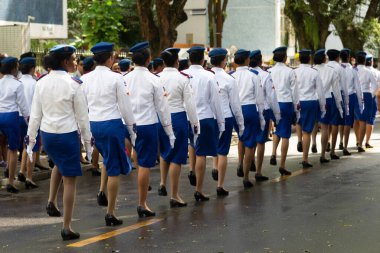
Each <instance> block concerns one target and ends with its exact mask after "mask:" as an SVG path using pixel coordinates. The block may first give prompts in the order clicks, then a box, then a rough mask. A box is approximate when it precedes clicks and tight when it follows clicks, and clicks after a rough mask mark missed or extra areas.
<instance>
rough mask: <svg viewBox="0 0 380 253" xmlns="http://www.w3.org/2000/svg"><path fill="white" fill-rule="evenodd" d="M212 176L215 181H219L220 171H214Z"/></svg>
mask: <svg viewBox="0 0 380 253" xmlns="http://www.w3.org/2000/svg"><path fill="white" fill-rule="evenodd" d="M211 176H212V179H214V180H215V181H218V170H217V169H212V171H211Z"/></svg>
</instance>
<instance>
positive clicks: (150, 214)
mask: <svg viewBox="0 0 380 253" xmlns="http://www.w3.org/2000/svg"><path fill="white" fill-rule="evenodd" d="M137 214H138V215H139V217H140V218H143V217H153V216H156V213H155V212H152V211H150V210H148V209H144V208H143V207H142V206H138V207H137Z"/></svg>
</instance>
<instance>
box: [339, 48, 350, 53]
mask: <svg viewBox="0 0 380 253" xmlns="http://www.w3.org/2000/svg"><path fill="white" fill-rule="evenodd" d="M340 52H341V53H347V54H350V53H351V49H349V48H343V49H342V50H340Z"/></svg>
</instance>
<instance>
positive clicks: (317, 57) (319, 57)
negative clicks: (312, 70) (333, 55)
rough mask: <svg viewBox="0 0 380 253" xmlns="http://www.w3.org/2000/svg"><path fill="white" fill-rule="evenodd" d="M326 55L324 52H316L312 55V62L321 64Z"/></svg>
mask: <svg viewBox="0 0 380 253" xmlns="http://www.w3.org/2000/svg"><path fill="white" fill-rule="evenodd" d="M325 59H326V55H324V54H317V55H314V64H322V63H324V62H325Z"/></svg>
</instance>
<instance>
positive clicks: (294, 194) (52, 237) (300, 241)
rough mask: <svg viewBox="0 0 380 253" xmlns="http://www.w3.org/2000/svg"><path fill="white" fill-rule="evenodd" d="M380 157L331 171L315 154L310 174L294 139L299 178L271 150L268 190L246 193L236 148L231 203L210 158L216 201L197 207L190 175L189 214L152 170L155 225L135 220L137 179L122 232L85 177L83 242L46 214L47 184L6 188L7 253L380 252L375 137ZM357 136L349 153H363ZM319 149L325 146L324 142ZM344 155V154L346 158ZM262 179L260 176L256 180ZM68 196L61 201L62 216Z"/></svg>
mask: <svg viewBox="0 0 380 253" xmlns="http://www.w3.org/2000/svg"><path fill="white" fill-rule="evenodd" d="M372 139H373V141H372V145H373V146H375V148H374V149H368V150H367V152H365V153H361V154H358V153H356V152H355V151H354V150H352V151H353V155H352V156H351V157H342V158H341V159H340V160H338V161H332V162H330V163H329V164H327V165H320V164H319V156H318V154H316V155H311V159H310V162H311V163H312V164H314V167H313V168H312V169H310V170H307V171H303V170H302V169H301V165H300V164H299V162H300V161H301V154H300V153H298V152H297V151H296V143H297V139H296V137H295V136H293V137H292V139H291V145H290V152H289V158H288V160H287V169H289V170H291V171H292V172H293V175H292V176H290V177H287V178H280V177H279V173H278V171H277V170H278V168H277V167H275V166H270V165H269V153H270V150H271V142H269V143H267V151H266V157H265V161H264V174H265V175H268V176H269V177H270V179H271V180H270V181H268V182H265V183H255V187H254V188H253V189H250V190H244V189H243V187H242V180H241V178H238V177H237V176H236V166H237V155H236V146H235V145H234V146H232V148H231V155H230V161H229V169H228V174H227V177H226V189H228V190H230V195H229V196H228V197H226V198H217V197H216V192H215V188H216V182H214V181H213V180H212V178H211V168H212V161H211V159H209V160H208V166H207V172H206V180H205V183H204V185H205V193H208V194H210V197H211V199H210V201H208V202H205V203H196V202H195V201H194V198H193V191H194V188H193V187H192V186H190V184H189V182H188V179H187V171H188V166H185V167H184V169H183V173H182V176H181V186H180V187H181V192H182V196H183V199H184V200H186V201H187V202H188V207H185V208H180V209H170V207H169V197H161V196H158V195H157V188H158V186H159V170H158V169H157V168H155V169H153V170H152V174H151V185H152V187H153V190H152V191H151V192H150V193H149V196H148V199H149V200H148V201H149V206H150V207H151V208H152V209H153V210H154V211H156V213H157V216H156V217H154V218H152V219H139V218H138V216H137V213H136V203H137V187H136V179H137V177H136V176H137V173H136V171H133V172H132V173H131V175H129V176H124V177H122V183H121V187H120V196H119V198H118V210H117V215H118V216H119V217H120V218H122V219H123V220H124V224H123V225H122V226H119V227H106V226H105V222H104V215H105V208H102V207H99V206H97V203H96V193H97V191H98V187H99V177H92V176H91V174H90V173H84V176H83V177H81V178H79V181H78V191H77V204H76V208H75V212H74V219H75V220H74V222H73V228H74V229H75V230H76V231H78V232H80V233H81V238H80V240H76V241H71V242H63V241H62V240H61V237H60V228H61V222H62V218H50V217H48V216H47V215H46V212H45V205H46V201H47V197H48V187H49V182H48V180H43V181H39V182H38V183H39V186H40V188H38V189H35V190H30V191H22V192H21V193H20V194H18V195H10V194H7V193H6V192H5V190H4V189H3V190H0V252H1V253H13V252H17V253H18V252H20V253H24V252H28V253H33V252H38V253H42V252H70V253H71V252H94V253H98V252H99V253H103V252H104V253H108V252H109V253H112V252H239V253H240V252H242V253H245V252H303V253H305V252H355V253H356V252H360V253H363V252H365V253H366V252H374V253H375V252H380V240H379V239H378V238H379V236H378V234H379V231H380V187H379V182H380V170H379V163H380V156H379V151H380V131H378V130H375V132H374V134H373V137H372ZM354 141H355V140H354V138H353V137H352V140H351V141H350V146H354V145H355V143H354ZM318 147H319V148H320V145H319V143H318ZM338 154H341V152H338ZM253 176H254V174H251V178H253ZM61 200H62V195H61V194H60V195H59V203H60V208H61V209H62V205H61V203H62V201H61Z"/></svg>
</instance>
